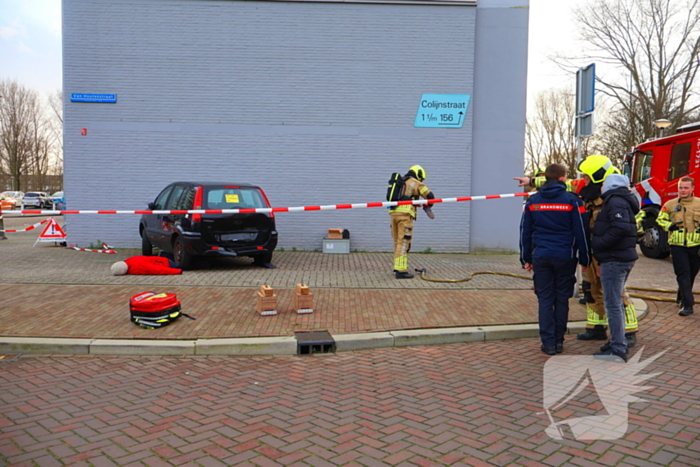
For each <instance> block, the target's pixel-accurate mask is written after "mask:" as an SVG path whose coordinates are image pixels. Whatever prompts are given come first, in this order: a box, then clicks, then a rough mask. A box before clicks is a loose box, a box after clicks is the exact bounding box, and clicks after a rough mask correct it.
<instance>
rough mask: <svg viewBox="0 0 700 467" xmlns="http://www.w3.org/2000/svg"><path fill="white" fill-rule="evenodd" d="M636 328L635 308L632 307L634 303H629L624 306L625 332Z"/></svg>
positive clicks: (637, 324) (637, 325) (637, 326)
mask: <svg viewBox="0 0 700 467" xmlns="http://www.w3.org/2000/svg"><path fill="white" fill-rule="evenodd" d="M638 329H639V323H638V322H637V310H636V309H635V308H634V305H633V304H632V303H630V304H629V305H627V306H626V307H625V332H634V331H637V330H638Z"/></svg>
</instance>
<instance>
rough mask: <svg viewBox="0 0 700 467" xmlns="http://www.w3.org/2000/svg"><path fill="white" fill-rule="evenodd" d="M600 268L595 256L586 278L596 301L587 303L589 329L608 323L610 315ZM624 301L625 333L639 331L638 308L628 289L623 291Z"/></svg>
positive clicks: (587, 324)
mask: <svg viewBox="0 0 700 467" xmlns="http://www.w3.org/2000/svg"><path fill="white" fill-rule="evenodd" d="M599 268H600V264H598V261H597V260H596V259H595V258H593V260H592V261H591V266H590V267H589V268H588V270H587V271H586V280H587V281H588V282H590V283H591V296H592V297H593V300H594V301H595V302H594V303H586V328H588V329H593V327H595V326H596V325H598V326H607V325H608V316H607V315H606V314H605V304H604V303H603V286H602V285H601V283H600V277H599V276H598V274H597V273H596V271H597V270H598V269H599ZM622 302H623V303H624V304H625V333H631V332H637V331H638V330H639V323H638V322H637V310H635V308H634V304H633V303H632V301H631V300H630V298H629V296H628V295H627V290H623V292H622Z"/></svg>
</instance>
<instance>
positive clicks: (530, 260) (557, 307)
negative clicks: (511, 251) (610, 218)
mask: <svg viewBox="0 0 700 467" xmlns="http://www.w3.org/2000/svg"><path fill="white" fill-rule="evenodd" d="M545 177H546V178H547V181H546V182H545V184H544V185H543V186H542V187H541V188H540V191H539V192H538V193H537V194H535V195H532V196H531V197H530V199H528V200H527V202H526V203H525V208H524V209H523V216H522V220H521V223H520V262H521V263H522V265H523V267H524V268H525V269H527V270H528V271H533V272H534V277H533V280H534V283H535V293H536V294H537V302H538V317H539V327H540V339H541V340H542V351H543V352H544V353H546V354H547V355H554V354H555V353H562V352H563V351H564V334H565V333H566V326H567V323H568V321H569V298H571V297H572V296H573V293H574V285H575V284H576V263H577V260H576V257H577V254H578V262H579V263H580V264H581V266H582V267H583V270H584V271H585V270H586V268H587V267H588V265H589V263H590V257H589V254H588V250H589V246H588V241H587V239H588V214H586V209H585V208H584V207H583V203H582V202H581V200H580V199H579V198H578V196H576V195H574V194H573V193H570V192H568V191H567V190H566V184H565V182H566V167H564V166H563V165H561V164H552V165H550V166H549V167H547V169H546V170H545Z"/></svg>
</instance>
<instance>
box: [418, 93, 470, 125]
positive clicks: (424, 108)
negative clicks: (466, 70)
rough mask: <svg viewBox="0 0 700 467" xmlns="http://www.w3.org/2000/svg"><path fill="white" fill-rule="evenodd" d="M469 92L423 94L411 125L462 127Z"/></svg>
mask: <svg viewBox="0 0 700 467" xmlns="http://www.w3.org/2000/svg"><path fill="white" fill-rule="evenodd" d="M468 106H469V94H423V97H421V100H420V103H419V104H418V113H417V114H416V120H415V122H414V123H413V126H414V127H416V128H462V125H463V124H464V119H465V118H466V116H467V107H468Z"/></svg>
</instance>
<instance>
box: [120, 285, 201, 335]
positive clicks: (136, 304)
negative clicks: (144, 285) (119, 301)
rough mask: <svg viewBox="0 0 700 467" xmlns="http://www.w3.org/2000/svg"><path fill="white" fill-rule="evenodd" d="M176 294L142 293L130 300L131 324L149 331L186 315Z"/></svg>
mask: <svg viewBox="0 0 700 467" xmlns="http://www.w3.org/2000/svg"><path fill="white" fill-rule="evenodd" d="M180 309H181V307H180V302H179V301H178V300H177V295H175V294H174V293H158V294H157V293H155V292H142V293H140V294H138V295H134V296H133V297H131V299H130V300H129V311H130V312H131V322H132V323H135V324H138V325H139V326H143V327H144V328H148V329H155V328H161V327H163V326H167V325H168V324H170V323H172V322H173V321H175V320H176V319H178V318H179V317H180V315H184V316H187V317H188V318H190V319H194V318H192V317H191V316H188V315H185V314H184V313H182V312H181V311H180Z"/></svg>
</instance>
